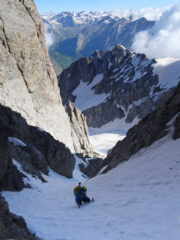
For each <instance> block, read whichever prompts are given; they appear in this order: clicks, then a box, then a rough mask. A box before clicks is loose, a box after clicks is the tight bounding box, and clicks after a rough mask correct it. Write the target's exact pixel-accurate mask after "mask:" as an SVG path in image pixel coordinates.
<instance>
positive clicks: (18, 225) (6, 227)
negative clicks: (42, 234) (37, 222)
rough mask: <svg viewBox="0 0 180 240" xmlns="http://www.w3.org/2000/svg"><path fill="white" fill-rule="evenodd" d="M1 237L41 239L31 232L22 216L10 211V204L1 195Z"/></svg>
mask: <svg viewBox="0 0 180 240" xmlns="http://www.w3.org/2000/svg"><path fill="white" fill-rule="evenodd" d="M0 239H1V240H7V239H13V240H20V239H22V240H25V239H26V240H40V239H39V238H37V237H35V236H34V235H33V234H31V233H30V232H29V230H28V229H27V226H26V223H25V221H24V219H23V218H22V217H19V216H17V215H15V214H12V213H10V212H9V208H8V204H7V203H6V202H5V199H4V198H3V197H2V196H1V195H0Z"/></svg>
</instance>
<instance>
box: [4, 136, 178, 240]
mask: <svg viewBox="0 0 180 240" xmlns="http://www.w3.org/2000/svg"><path fill="white" fill-rule="evenodd" d="M179 146H180V139H178V140H176V141H173V140H172V139H171V138H170V137H165V138H163V139H161V140H160V141H158V142H156V143H154V144H153V145H152V146H151V147H149V148H146V149H142V150H141V151H140V152H139V153H137V154H136V155H134V156H132V157H131V159H130V160H129V161H127V162H124V163H122V164H120V165H119V166H118V167H117V168H115V169H113V170H111V171H109V172H108V173H107V174H104V175H98V176H97V177H95V178H93V179H91V180H85V181H84V182H83V184H85V185H86V186H87V188H88V191H87V195H88V196H90V197H94V198H95V202H93V203H90V204H89V205H86V206H84V207H82V208H80V209H79V208H78V207H77V206H76V204H75V201H74V196H73V188H74V187H75V186H76V184H77V183H78V181H79V180H78V179H67V178H65V177H62V176H60V175H58V174H56V173H54V172H53V171H50V175H49V176H48V177H47V176H45V178H46V179H47V181H48V182H47V183H41V182H40V181H39V180H38V179H35V178H33V177H30V176H29V179H30V182H31V185H32V187H33V188H32V189H24V190H23V191H21V192H3V196H4V197H5V198H6V200H7V201H8V203H9V206H10V210H11V211H12V212H14V213H16V214H18V215H22V216H23V217H24V218H25V220H26V222H27V226H28V228H29V229H30V230H31V231H32V232H34V233H36V234H37V235H38V236H39V237H41V238H42V239H43V240H79V239H82V238H83V239H85V240H92V239H93V240H148V239H153V240H172V239H173V240H179V239H180V207H179V199H180V190H179V184H180V174H179V173H180V158H179V156H180V148H179Z"/></svg>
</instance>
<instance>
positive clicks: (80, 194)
mask: <svg viewBox="0 0 180 240" xmlns="http://www.w3.org/2000/svg"><path fill="white" fill-rule="evenodd" d="M86 190H87V188H86V187H85V186H82V187H80V188H79V190H78V191H77V193H76V198H75V200H76V203H77V204H78V205H79V207H80V206H81V204H82V202H87V203H88V202H90V201H91V200H90V198H88V197H87V196H86Z"/></svg>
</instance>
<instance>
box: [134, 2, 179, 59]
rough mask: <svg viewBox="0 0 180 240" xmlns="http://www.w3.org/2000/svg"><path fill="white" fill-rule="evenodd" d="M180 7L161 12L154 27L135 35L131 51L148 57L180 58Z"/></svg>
mask: <svg viewBox="0 0 180 240" xmlns="http://www.w3.org/2000/svg"><path fill="white" fill-rule="evenodd" d="M179 39H180V6H179V5H176V6H173V7H171V8H170V9H167V10H166V11H164V12H163V14H162V16H161V17H160V19H159V20H158V21H157V22H156V23H155V25H154V26H153V27H152V28H151V29H150V30H147V31H142V32H139V33H137V34H136V36H135V38H134V42H133V44H132V49H133V50H134V51H135V52H140V53H145V54H146V55H147V56H148V57H151V58H154V57H156V58H157V57H180V44H179Z"/></svg>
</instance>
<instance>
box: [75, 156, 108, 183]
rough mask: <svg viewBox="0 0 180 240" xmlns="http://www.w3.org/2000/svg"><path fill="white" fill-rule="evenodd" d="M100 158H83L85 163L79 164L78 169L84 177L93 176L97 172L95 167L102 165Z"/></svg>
mask: <svg viewBox="0 0 180 240" xmlns="http://www.w3.org/2000/svg"><path fill="white" fill-rule="evenodd" d="M102 163H103V160H102V158H93V159H90V160H85V163H80V164H79V169H80V170H81V172H82V173H83V174H84V176H86V177H89V178H91V177H94V176H95V175H96V173H97V169H98V168H100V166H101V165H102Z"/></svg>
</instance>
